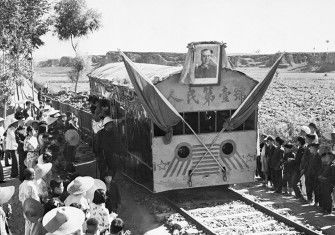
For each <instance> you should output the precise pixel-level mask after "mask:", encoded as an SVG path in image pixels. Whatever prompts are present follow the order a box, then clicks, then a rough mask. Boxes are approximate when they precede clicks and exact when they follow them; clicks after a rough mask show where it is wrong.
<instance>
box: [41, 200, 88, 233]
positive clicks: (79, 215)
mask: <svg viewBox="0 0 335 235" xmlns="http://www.w3.org/2000/svg"><path fill="white" fill-rule="evenodd" d="M84 221H85V214H84V212H83V211H82V210H80V209H78V208H75V207H69V206H65V207H58V208H55V209H53V210H51V211H49V212H48V213H46V214H45V215H44V217H43V220H42V224H43V227H44V228H45V229H46V230H47V231H48V233H50V235H74V234H76V235H77V234H78V235H81V234H82V227H83V224H84Z"/></svg>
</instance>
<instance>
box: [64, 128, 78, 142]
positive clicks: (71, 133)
mask: <svg viewBox="0 0 335 235" xmlns="http://www.w3.org/2000/svg"><path fill="white" fill-rule="evenodd" d="M64 138H65V141H66V142H67V143H68V144H69V145H71V146H77V145H78V144H79V141H80V137H79V134H78V132H77V131H76V130H73V129H70V130H67V131H66V132H65V134H64Z"/></svg>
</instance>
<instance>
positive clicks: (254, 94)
mask: <svg viewBox="0 0 335 235" xmlns="http://www.w3.org/2000/svg"><path fill="white" fill-rule="evenodd" d="M283 55H284V54H282V55H281V56H280V57H279V58H278V59H277V61H276V62H275V63H274V64H273V66H272V68H271V69H270V71H269V72H268V74H267V75H266V77H265V78H264V79H263V81H262V82H260V83H258V84H257V85H256V86H255V88H254V89H253V90H252V91H251V92H250V94H249V95H248V96H247V98H246V99H245V100H244V101H243V103H242V104H241V105H240V107H239V108H238V109H237V110H236V111H235V112H234V114H233V115H232V116H231V117H230V119H229V121H228V128H227V129H231V130H232V129H235V128H237V127H239V126H240V125H242V123H244V122H245V121H246V120H247V119H248V117H249V116H250V115H251V114H252V112H253V111H255V109H256V108H257V106H258V103H259V102H260V100H261V99H262V98H263V96H264V94H265V92H266V90H267V89H268V87H269V85H270V83H271V81H272V78H273V76H274V75H275V72H276V70H277V68H278V66H279V64H280V61H281V59H282V57H283Z"/></svg>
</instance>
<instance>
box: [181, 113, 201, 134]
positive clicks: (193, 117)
mask: <svg viewBox="0 0 335 235" xmlns="http://www.w3.org/2000/svg"><path fill="white" fill-rule="evenodd" d="M184 119H185V121H186V122H187V123H188V124H189V125H190V126H191V127H192V129H193V130H194V131H195V133H199V128H198V121H199V118H198V112H192V113H184ZM185 134H192V131H191V130H190V128H188V127H187V126H185Z"/></svg>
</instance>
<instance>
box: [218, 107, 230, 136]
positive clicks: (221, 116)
mask: <svg viewBox="0 0 335 235" xmlns="http://www.w3.org/2000/svg"><path fill="white" fill-rule="evenodd" d="M216 116H217V117H216V119H217V120H216V126H217V132H220V131H221V130H222V127H223V124H224V122H225V120H227V119H228V118H229V117H230V110H222V111H217V113H216Z"/></svg>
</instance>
